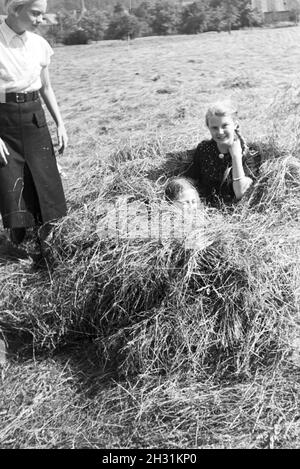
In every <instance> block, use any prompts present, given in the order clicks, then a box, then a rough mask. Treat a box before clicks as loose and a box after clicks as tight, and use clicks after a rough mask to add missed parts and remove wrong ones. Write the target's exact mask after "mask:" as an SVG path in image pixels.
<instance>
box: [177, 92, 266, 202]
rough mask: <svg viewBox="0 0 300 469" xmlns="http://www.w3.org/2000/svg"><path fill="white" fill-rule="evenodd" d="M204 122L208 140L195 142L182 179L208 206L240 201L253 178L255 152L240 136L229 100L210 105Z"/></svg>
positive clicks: (234, 113)
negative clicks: (192, 182)
mask: <svg viewBox="0 0 300 469" xmlns="http://www.w3.org/2000/svg"><path fill="white" fill-rule="evenodd" d="M205 121H206V125H207V127H208V129H209V131H210V134H211V139H210V140H203V141H202V142H200V143H199V145H198V146H197V148H196V151H195V152H194V155H193V162H192V165H191V166H190V167H189V168H188V170H187V171H186V173H185V176H186V177H188V178H190V179H192V180H193V181H194V183H195V185H196V187H197V189H198V191H199V194H200V196H201V197H203V198H204V200H205V201H207V202H209V203H210V204H211V205H218V204H219V203H220V201H223V202H225V203H230V202H233V201H235V200H240V199H241V198H242V197H243V196H244V194H245V193H246V191H247V190H248V189H249V188H250V186H251V185H252V183H253V180H254V179H255V176H256V175H257V172H258V165H259V155H258V152H257V151H255V150H254V149H251V148H249V147H248V146H247V145H246V143H245V140H244V139H243V137H242V136H241V135H240V133H239V124H238V120H237V110H236V108H235V107H234V106H233V104H232V103H231V102H230V101H220V102H216V103H214V104H213V105H211V106H210V107H209V109H208V110H207V112H206V116H205Z"/></svg>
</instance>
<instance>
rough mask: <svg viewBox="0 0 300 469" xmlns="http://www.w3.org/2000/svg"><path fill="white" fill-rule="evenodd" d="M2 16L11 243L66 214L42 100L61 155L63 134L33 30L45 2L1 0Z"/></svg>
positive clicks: (1, 143)
mask: <svg viewBox="0 0 300 469" xmlns="http://www.w3.org/2000/svg"><path fill="white" fill-rule="evenodd" d="M5 6H6V10H7V13H8V16H7V18H6V19H5V21H4V22H3V23H1V25H0V211H1V215H2V220H3V225H4V228H7V229H9V230H10V235H11V240H12V242H13V243H14V244H19V243H21V242H22V241H23V239H24V237H25V234H26V229H27V228H29V227H32V226H35V225H37V226H39V227H41V226H42V225H43V229H40V230H39V234H40V235H41V236H40V242H41V243H42V242H43V240H44V239H45V237H46V235H47V234H48V233H49V231H50V228H51V225H50V222H52V221H53V220H56V219H58V218H60V217H62V216H64V215H65V214H66V203H65V197H64V191H63V187H62V183H61V178H60V175H59V171H58V168H57V163H56V158H55V154H54V150H53V145H52V141H51V137H50V134H49V130H48V127H47V123H46V119H45V114H44V111H43V109H42V104H41V98H42V99H43V101H44V103H45V105H46V107H47V109H48V110H49V112H50V114H51V116H52V117H53V119H54V121H55V124H56V127H57V136H58V143H59V152H60V153H62V152H63V150H64V148H65V147H66V145H67V141H68V138H67V134H66V131H65V127H64V124H63V120H62V118H61V115H60V111H59V108H58V105H57V102H56V98H55V94H54V92H53V89H52V86H51V82H50V78H49V70H48V67H49V64H50V58H51V55H52V54H53V51H52V49H51V47H50V46H49V44H48V42H47V41H46V40H45V39H43V38H42V37H41V36H40V35H38V34H35V31H37V28H38V26H39V25H40V24H41V23H42V21H43V15H44V14H45V13H46V8H47V1H46V0H6V1H5Z"/></svg>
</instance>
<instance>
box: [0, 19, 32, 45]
mask: <svg viewBox="0 0 300 469" xmlns="http://www.w3.org/2000/svg"><path fill="white" fill-rule="evenodd" d="M0 31H1V32H2V34H3V37H4V40H5V42H6V44H7V45H8V46H9V45H10V43H11V41H12V40H13V38H14V37H15V36H17V37H19V38H20V39H22V41H23V42H24V43H25V41H26V40H27V31H25V32H24V33H22V34H17V33H16V32H15V31H14V30H13V29H11V28H10V27H9V26H8V24H7V23H6V21H3V22H2V24H1V25H0Z"/></svg>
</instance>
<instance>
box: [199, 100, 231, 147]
mask: <svg viewBox="0 0 300 469" xmlns="http://www.w3.org/2000/svg"><path fill="white" fill-rule="evenodd" d="M205 122H206V125H207V127H208V129H209V131H210V133H211V136H212V138H213V140H215V142H217V143H218V144H221V145H222V144H223V145H231V144H232V142H233V140H234V137H235V131H236V130H237V129H238V122H237V109H236V107H235V106H234V105H233V104H232V102H231V101H229V100H226V101H218V102H216V103H214V104H212V105H211V106H210V107H209V108H208V110H207V112H206V115H205Z"/></svg>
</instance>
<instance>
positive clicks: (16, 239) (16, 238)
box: [9, 228, 26, 246]
mask: <svg viewBox="0 0 300 469" xmlns="http://www.w3.org/2000/svg"><path fill="white" fill-rule="evenodd" d="M25 236H26V228H11V230H10V236H9V237H10V240H11V242H12V243H13V244H15V245H17V246H18V245H19V244H21V243H22V241H24V239H25Z"/></svg>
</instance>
